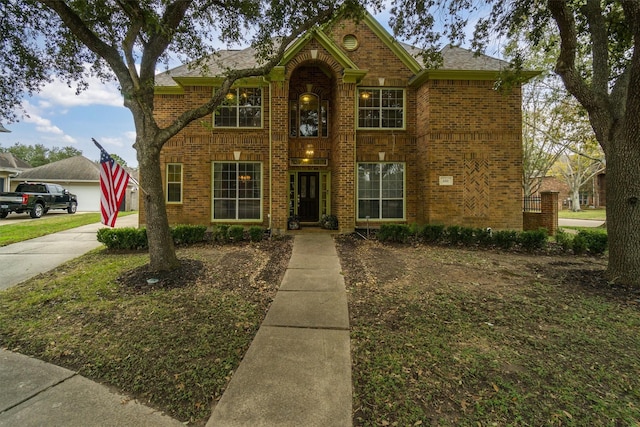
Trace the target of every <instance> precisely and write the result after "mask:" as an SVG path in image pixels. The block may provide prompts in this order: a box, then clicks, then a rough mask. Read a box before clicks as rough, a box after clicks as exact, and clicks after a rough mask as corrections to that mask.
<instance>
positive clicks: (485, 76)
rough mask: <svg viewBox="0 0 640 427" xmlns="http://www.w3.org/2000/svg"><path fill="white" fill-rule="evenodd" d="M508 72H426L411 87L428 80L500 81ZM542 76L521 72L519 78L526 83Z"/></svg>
mask: <svg viewBox="0 0 640 427" xmlns="http://www.w3.org/2000/svg"><path fill="white" fill-rule="evenodd" d="M505 72H507V71H506V70H503V71H495V70H442V69H437V70H424V71H422V72H420V73H418V74H417V75H416V76H414V77H413V78H412V79H411V80H410V82H409V85H410V86H414V87H416V86H420V85H422V84H424V83H425V82H426V81H428V80H476V81H480V80H485V81H493V82H495V81H498V80H499V79H500V77H501V76H502V75H503V73H505ZM539 74H540V71H521V72H520V73H519V76H520V77H521V82H522V83H525V82H527V81H528V80H530V79H532V78H533V77H535V76H537V75H539Z"/></svg>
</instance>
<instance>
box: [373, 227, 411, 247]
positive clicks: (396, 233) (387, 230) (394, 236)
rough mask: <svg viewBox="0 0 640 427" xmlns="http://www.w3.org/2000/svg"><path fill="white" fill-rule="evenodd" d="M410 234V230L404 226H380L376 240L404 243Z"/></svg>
mask: <svg viewBox="0 0 640 427" xmlns="http://www.w3.org/2000/svg"><path fill="white" fill-rule="evenodd" d="M410 234H411V229H410V228H409V226H408V225H406V224H382V225H381V226H380V231H378V240H380V241H381V242H398V243H405V242H406V241H407V238H408V237H409V235H410Z"/></svg>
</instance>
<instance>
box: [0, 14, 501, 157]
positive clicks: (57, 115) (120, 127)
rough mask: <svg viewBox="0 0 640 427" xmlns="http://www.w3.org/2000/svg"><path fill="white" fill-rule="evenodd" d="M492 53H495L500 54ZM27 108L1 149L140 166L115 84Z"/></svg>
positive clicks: (64, 92) (61, 93)
mask: <svg viewBox="0 0 640 427" xmlns="http://www.w3.org/2000/svg"><path fill="white" fill-rule="evenodd" d="M376 19H378V21H379V22H380V23H381V24H382V25H383V26H385V27H386V28H387V30H388V26H387V23H388V20H389V14H388V12H383V13H381V14H378V15H376ZM470 26H471V25H470ZM469 33H470V32H469ZM488 53H489V54H490V55H492V56H495V55H496V54H495V52H491V51H488ZM176 65H178V64H175V65H174V66H176ZM23 108H24V110H25V111H26V112H27V116H22V117H21V118H20V122H18V123H11V124H7V123H3V125H4V126H5V127H6V128H7V129H9V130H10V131H11V133H0V145H1V146H2V147H5V148H8V147H10V146H12V145H14V144H15V143H17V142H19V143H22V144H26V145H35V144H42V145H44V146H45V147H48V148H53V147H58V148H62V147H67V146H71V147H74V148H76V149H78V150H80V151H82V154H83V155H84V156H85V157H87V158H89V159H91V160H98V159H99V158H100V152H99V150H98V149H97V148H96V146H95V145H94V144H93V142H92V141H91V138H95V139H96V140H97V141H98V142H100V144H102V146H103V147H104V148H105V149H106V150H107V151H108V152H109V153H112V154H117V155H118V156H120V157H121V158H122V159H124V161H125V162H127V165H129V166H132V167H135V166H137V165H138V161H137V160H136V152H135V150H134V149H133V147H132V145H133V143H134V141H135V127H134V125H133V119H132V117H131V112H130V111H129V110H128V109H126V108H125V107H124V106H123V102H122V96H121V95H120V92H119V91H118V85H117V83H115V82H112V83H108V84H104V83H102V82H100V81H99V80H98V79H94V80H91V81H90V82H89V88H88V89H87V90H86V91H84V92H82V93H81V94H80V95H76V94H75V88H74V87H71V88H70V87H68V86H67V85H66V84H65V83H63V82H61V81H54V82H53V83H51V84H47V85H46V86H44V87H43V88H42V91H41V92H40V93H39V94H38V95H37V96H35V97H33V98H27V99H25V102H24V104H23Z"/></svg>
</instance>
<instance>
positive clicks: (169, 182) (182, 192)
mask: <svg viewBox="0 0 640 427" xmlns="http://www.w3.org/2000/svg"><path fill="white" fill-rule="evenodd" d="M176 165H177V166H180V182H179V184H180V201H178V202H176V201H169V184H176V183H178V181H169V166H176ZM183 176H184V166H183V164H182V163H175V162H174V163H167V165H166V168H165V177H166V178H165V202H166V203H167V204H168V205H181V204H182V203H183V202H184V197H183V196H184V179H183Z"/></svg>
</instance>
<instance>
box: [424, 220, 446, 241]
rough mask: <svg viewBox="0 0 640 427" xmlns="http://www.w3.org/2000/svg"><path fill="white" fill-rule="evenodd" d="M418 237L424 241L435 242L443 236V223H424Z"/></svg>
mask: <svg viewBox="0 0 640 427" xmlns="http://www.w3.org/2000/svg"><path fill="white" fill-rule="evenodd" d="M420 237H422V238H423V239H424V240H425V242H430V243H435V242H438V241H440V240H442V238H443V237H444V225H442V224H426V225H425V226H423V227H422V229H421V230H420Z"/></svg>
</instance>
